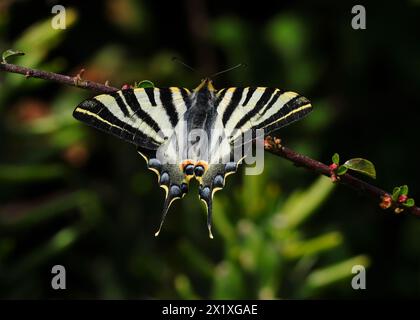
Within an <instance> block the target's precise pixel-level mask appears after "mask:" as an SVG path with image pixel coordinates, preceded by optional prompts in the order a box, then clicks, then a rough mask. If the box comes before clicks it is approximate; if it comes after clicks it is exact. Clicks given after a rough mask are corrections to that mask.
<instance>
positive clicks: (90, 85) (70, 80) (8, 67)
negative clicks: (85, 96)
mask: <svg viewBox="0 0 420 320" xmlns="http://www.w3.org/2000/svg"><path fill="white" fill-rule="evenodd" d="M0 70H3V71H7V72H12V73H19V74H22V75H24V76H25V77H26V78H39V79H44V80H50V81H54V82H58V83H61V84H66V85H68V86H73V87H78V88H83V89H88V90H92V91H96V92H103V93H110V92H114V91H117V90H118V89H117V88H113V87H110V86H107V85H105V84H100V83H97V82H92V81H89V80H83V79H82V78H81V72H80V73H79V74H78V75H76V76H75V77H70V76H66V75H62V74H58V73H54V72H49V71H42V70H36V69H31V68H26V67H21V66H17V65H15V64H10V63H0ZM82 70H83V69H82Z"/></svg>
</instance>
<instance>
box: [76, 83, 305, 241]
mask: <svg viewBox="0 0 420 320" xmlns="http://www.w3.org/2000/svg"><path fill="white" fill-rule="evenodd" d="M311 110H312V106H311V104H310V102H309V100H308V99H306V98H305V97H303V96H300V95H299V94H297V93H295V92H291V91H283V90H281V89H275V88H265V87H246V88H225V89H221V90H216V89H215V88H214V87H213V84H212V80H210V79H208V78H206V79H203V80H202V81H201V83H200V85H199V86H198V87H197V88H195V89H194V90H192V91H190V90H188V89H185V88H178V87H170V88H136V89H131V88H130V89H123V90H120V91H116V92H114V93H111V94H102V95H98V96H96V97H94V98H92V99H88V100H85V101H83V102H82V103H80V104H79V105H78V106H77V108H76V109H75V110H74V112H73V116H74V117H75V118H76V119H78V120H80V121H82V122H85V123H86V124H88V125H90V126H93V127H95V128H98V129H100V130H102V131H105V132H107V133H111V134H113V135H115V136H117V137H119V138H121V139H123V140H126V141H128V142H131V143H133V144H134V145H135V146H136V147H137V150H138V152H139V153H140V155H141V156H142V157H143V158H144V159H145V160H146V162H147V166H148V168H149V169H150V170H152V171H154V172H155V173H156V174H157V176H158V182H159V185H160V186H161V187H162V188H163V189H165V191H166V197H165V202H164V208H163V213H162V219H161V223H160V226H159V229H158V231H157V232H156V234H155V235H156V236H157V235H158V234H159V232H160V230H161V228H162V224H163V222H164V219H165V216H166V214H167V212H168V209H169V207H170V205H171V204H172V202H173V201H174V200H176V199H180V198H182V197H184V196H185V195H186V194H187V192H188V184H189V181H190V179H192V178H195V179H197V180H198V182H199V184H200V186H199V197H200V199H201V200H202V201H203V202H204V203H205V204H206V206H207V227H208V231H209V236H210V238H213V235H212V232H211V221H212V199H213V195H214V193H215V192H216V191H217V190H220V189H222V188H223V187H224V185H225V178H226V176H227V175H229V174H231V173H234V172H236V170H237V167H238V164H239V162H240V161H239V160H238V159H236V160H233V161H232V158H231V155H232V153H233V152H234V150H235V148H237V146H238V143H237V141H240V140H238V139H239V138H240V137H241V136H242V134H244V133H245V132H247V131H248V132H249V131H253V130H254V131H255V130H256V129H263V130H264V134H265V135H267V134H269V133H270V132H272V131H274V130H276V129H278V128H280V127H283V126H285V125H287V124H289V123H292V122H294V121H297V120H299V119H301V118H302V117H304V116H305V115H306V114H308V113H309V112H310V111H311ZM197 132H198V133H200V132H201V133H203V132H204V135H202V134H197ZM192 133H194V134H193V135H192V136H193V138H191V134H192ZM244 144H245V142H240V143H239V146H240V147H241V149H242V147H243V145H244ZM203 146H204V148H203ZM206 149H207V150H206ZM203 150H204V151H203Z"/></svg>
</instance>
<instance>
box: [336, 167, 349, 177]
mask: <svg viewBox="0 0 420 320" xmlns="http://www.w3.org/2000/svg"><path fill="white" fill-rule="evenodd" d="M347 169H348V168H347V167H346V166H344V165H343V166H339V167H338V169H337V171H336V174H337V175H339V176H341V175H343V174H345V173H346V172H347Z"/></svg>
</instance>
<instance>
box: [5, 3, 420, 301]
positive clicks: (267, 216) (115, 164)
mask: <svg viewBox="0 0 420 320" xmlns="http://www.w3.org/2000/svg"><path fill="white" fill-rule="evenodd" d="M54 4H56V2H54V1H13V0H11V1H2V2H0V49H1V51H4V50H6V49H9V48H13V49H17V50H22V51H24V52H25V53H26V55H25V56H23V57H13V58H10V62H12V63H16V64H21V65H25V66H29V67H34V68H39V69H44V70H51V71H55V72H60V73H64V74H69V75H76V74H77V73H78V71H79V70H80V69H81V68H85V69H86V72H85V74H84V75H83V77H84V78H86V79H90V80H94V81H99V82H105V81H106V80H109V81H110V83H111V85H113V86H117V87H120V86H122V85H123V84H124V83H134V82H135V81H140V80H144V79H148V80H151V81H153V82H154V83H155V85H156V86H184V87H189V88H194V87H195V86H197V85H198V83H199V80H200V79H199V77H197V76H196V75H195V74H194V73H191V72H189V71H188V70H187V69H185V68H183V67H182V66H180V65H178V64H175V63H173V62H172V61H171V58H172V57H173V56H177V57H179V58H180V59H182V60H184V61H186V62H187V63H189V64H191V65H193V66H195V67H197V68H198V69H200V70H201V71H202V72H203V73H206V74H210V73H213V72H216V71H220V70H222V69H225V68H227V67H230V66H232V65H235V64H238V63H246V64H247V67H246V68H240V69H237V70H235V71H233V72H230V73H228V74H225V75H223V76H220V77H219V78H217V79H216V80H215V86H216V87H217V88H223V87H225V86H249V85H254V86H273V87H279V88H286V89H290V90H293V91H297V92H299V93H301V94H303V95H305V96H306V97H308V98H309V99H310V100H311V101H312V103H313V106H314V111H313V112H312V113H311V114H310V116H309V117H308V118H306V119H305V120H303V121H301V122H299V123H296V124H293V125H292V126H290V127H287V128H284V129H283V130H281V131H280V132H279V133H278V135H279V136H280V137H281V138H282V140H283V143H284V144H285V145H287V146H289V147H291V148H294V149H295V150H297V151H299V152H302V153H304V154H306V155H308V156H311V157H313V158H316V159H319V160H321V161H323V162H326V163H329V162H330V159H331V156H332V154H333V153H334V152H338V153H339V154H340V156H341V158H342V159H343V160H346V159H349V158H354V157H364V158H367V159H369V160H371V161H372V162H373V163H374V164H375V165H376V169H377V180H376V181H373V183H374V184H377V185H378V186H381V187H383V188H385V189H386V190H389V191H391V190H392V188H393V187H394V186H397V185H402V184H408V185H409V187H410V192H409V193H410V196H412V197H414V198H416V199H420V190H419V185H420V183H419V178H420V175H419V171H418V164H419V162H420V154H419V152H418V150H419V142H418V136H419V134H418V122H419V112H418V108H419V102H420V101H419V98H418V91H419V84H420V72H419V71H420V58H419V57H420V47H419V41H418V30H419V29H420V26H419V21H420V19H419V18H420V17H419V2H418V1H414V0H412V1H400V2H398V3H397V2H394V3H388V2H386V3H384V2H380V3H379V4H375V2H369V3H368V2H366V3H363V4H364V5H365V8H366V11H367V29H366V30H353V29H352V28H351V24H350V23H351V19H352V17H353V15H352V14H351V8H352V6H353V5H355V4H360V3H359V2H351V1H349V2H340V4H337V1H320V2H317V4H316V5H315V4H313V2H311V1H300V2H294V1H293V2H288V1H285V2H280V1H278V2H277V1H276V2H274V1H273V2H264V1H258V2H252V4H248V3H247V2H245V1H242V2H230V1H223V2H216V1H214V2H213V1H208V2H205V1H193V0H190V1H180V2H177V1H169V2H166V1H165V2H164V1H153V2H152V1H129V0H117V1H111V0H108V1H60V2H59V4H62V5H64V6H65V7H66V8H67V28H66V30H53V29H52V28H51V25H50V20H51V18H52V17H53V15H52V14H51V7H52V5H54ZM0 79H1V83H0V141H1V149H0V297H1V298H7V299H11V298H51V297H54V298H118V299H119V298H153V299H156V298H181V299H184V298H223V299H224V298H233V299H234V298H249V299H253V298H262V299H270V298H371V297H388V298H418V297H419V295H420V245H419V243H420V241H419V239H420V238H419V235H420V221H419V220H418V219H416V218H414V217H411V216H408V215H406V214H404V213H403V214H400V215H395V214H393V213H392V211H383V210H381V209H380V208H379V206H378V203H377V202H375V201H372V199H370V198H368V197H365V196H364V195H363V193H358V192H355V191H353V190H351V189H348V188H346V187H342V186H333V185H332V184H331V183H330V182H329V181H328V179H326V178H318V177H317V176H316V175H315V174H313V173H311V172H309V171H306V170H304V169H300V168H296V167H294V166H293V165H292V164H291V163H290V162H287V161H285V160H284V159H281V158H277V157H274V156H272V155H268V154H267V155H266V162H265V170H264V173H263V174H262V175H260V176H244V175H243V169H242V170H241V171H240V172H239V173H238V174H236V175H235V176H232V177H230V178H229V179H228V182H227V186H226V188H225V189H224V190H223V191H221V192H219V193H217V195H216V197H215V208H214V235H215V239H214V240H209V239H208V236H207V230H206V227H205V211H204V207H203V205H202V203H201V202H199V201H198V199H197V191H196V187H197V184H193V185H192V188H191V189H192V191H191V194H189V196H188V197H187V198H186V199H184V200H183V201H182V202H181V201H178V202H176V203H175V205H174V206H173V208H171V210H170V213H169V215H168V217H167V220H166V224H165V225H164V229H163V231H162V233H161V235H160V237H159V238H155V237H154V236H153V233H154V231H155V230H156V227H157V226H158V223H159V219H160V212H161V208H162V203H163V196H164V193H163V191H162V190H160V189H159V187H158V185H157V183H156V178H155V176H154V174H153V173H151V172H149V171H147V170H146V168H145V164H144V162H143V160H142V159H141V158H140V157H139V156H138V155H137V153H136V152H135V148H134V147H133V146H131V145H128V144H126V143H123V142H122V141H119V140H118V139H116V138H114V137H110V136H107V135H105V134H104V133H101V132H98V131H96V130H94V129H92V128H88V127H86V126H84V125H82V124H81V123H78V122H77V121H76V120H74V119H73V118H72V116H71V113H72V111H73V109H74V107H75V106H76V105H77V104H78V103H80V102H81V101H82V100H83V99H85V98H87V97H89V96H92V95H93V94H92V93H91V92H88V91H85V90H82V89H76V88H69V87H66V86H63V85H58V84H54V83H49V82H46V81H42V80H36V79H28V80H26V79H25V78H24V77H22V76H19V75H10V74H4V73H2V74H0ZM364 179H366V180H369V178H364ZM419 201H420V200H419ZM55 264H62V265H64V266H65V267H66V270H67V290H64V291H54V290H52V289H51V287H50V281H51V277H52V275H51V268H52V266H53V265H55ZM355 264H363V265H365V266H366V268H367V290H364V291H362V290H359V291H355V290H353V289H352V288H351V285H350V283H351V277H352V274H351V267H352V266H353V265H355Z"/></svg>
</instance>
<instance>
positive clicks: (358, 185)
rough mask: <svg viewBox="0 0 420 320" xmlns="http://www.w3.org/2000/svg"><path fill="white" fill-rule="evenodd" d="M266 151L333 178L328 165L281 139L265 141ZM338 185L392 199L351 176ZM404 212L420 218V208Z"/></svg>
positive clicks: (346, 176) (396, 205) (379, 199)
mask: <svg viewBox="0 0 420 320" xmlns="http://www.w3.org/2000/svg"><path fill="white" fill-rule="evenodd" d="M264 147H265V150H266V151H268V152H270V153H272V154H274V155H276V156H280V157H282V158H284V159H287V160H289V161H291V162H293V163H294V164H295V165H296V166H298V167H305V168H307V169H309V170H311V171H314V172H316V173H319V174H322V175H324V176H327V177H330V176H331V169H330V167H329V166H328V165H326V164H324V163H322V162H319V161H317V160H314V159H311V158H309V157H307V156H304V155H302V154H300V153H297V152H296V151H293V150H291V149H289V148H287V147H285V146H283V145H281V144H280V140H279V139H273V138H272V137H270V136H268V137H267V138H266V139H265V146H264ZM337 182H338V183H341V184H344V185H347V186H349V187H352V188H354V189H356V190H358V191H361V192H363V193H364V194H368V195H369V196H371V197H372V198H374V199H376V200H377V201H378V203H379V202H381V201H382V200H383V197H389V198H391V194H389V193H388V192H386V191H385V190H382V189H380V188H378V187H376V186H374V185H372V184H370V183H368V182H365V181H363V180H360V179H359V178H356V177H354V176H352V175H351V174H348V173H346V174H343V175H341V176H340V177H339V180H337ZM390 208H394V209H395V208H404V207H401V206H400V205H399V204H397V203H391V206H390ZM404 210H407V211H408V212H410V213H411V214H413V215H415V216H418V217H420V208H419V207H415V206H414V207H410V208H404Z"/></svg>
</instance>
